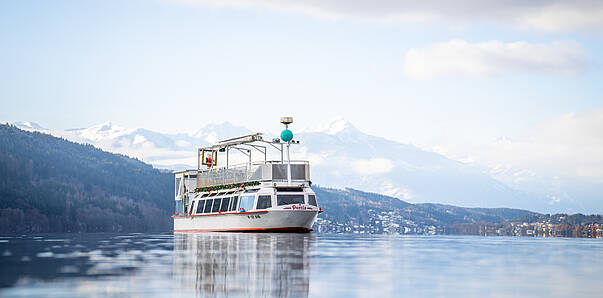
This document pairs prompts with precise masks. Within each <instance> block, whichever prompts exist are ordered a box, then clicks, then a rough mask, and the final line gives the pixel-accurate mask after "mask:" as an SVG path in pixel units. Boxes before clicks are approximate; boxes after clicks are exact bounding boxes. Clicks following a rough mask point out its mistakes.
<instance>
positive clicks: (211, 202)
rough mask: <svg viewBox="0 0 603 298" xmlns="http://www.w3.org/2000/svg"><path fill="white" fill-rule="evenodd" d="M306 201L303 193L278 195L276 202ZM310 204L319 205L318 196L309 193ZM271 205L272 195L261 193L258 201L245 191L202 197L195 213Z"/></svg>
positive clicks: (244, 209) (286, 203)
mask: <svg viewBox="0 0 603 298" xmlns="http://www.w3.org/2000/svg"><path fill="white" fill-rule="evenodd" d="M254 203H255V206H254ZM304 203H305V202H304V195H303V194H299V195H277V196H276V204H277V205H278V206H282V205H290V204H304ZM308 204H310V205H312V206H317V204H316V196H314V195H308ZM254 207H255V208H254ZM270 207H272V196H270V195H259V196H258V199H257V202H256V200H255V194H249V195H246V194H245V193H243V194H241V195H240V196H232V197H223V198H214V199H211V198H208V199H201V200H199V201H198V202H197V209H196V212H195V214H204V213H216V212H231V211H251V210H262V209H267V208H270Z"/></svg>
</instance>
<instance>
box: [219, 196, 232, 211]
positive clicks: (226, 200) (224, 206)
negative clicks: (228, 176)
mask: <svg viewBox="0 0 603 298" xmlns="http://www.w3.org/2000/svg"><path fill="white" fill-rule="evenodd" d="M228 205H230V198H223V199H222V206H221V207H220V211H222V212H226V211H228Z"/></svg>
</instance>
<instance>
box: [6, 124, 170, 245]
mask: <svg viewBox="0 0 603 298" xmlns="http://www.w3.org/2000/svg"><path fill="white" fill-rule="evenodd" d="M172 185H173V176H172V174H171V173H165V172H161V171H159V170H157V169H154V168H153V167H152V166H150V165H148V164H145V163H143V162H141V161H139V160H136V159H132V158H128V157H126V156H123V155H118V154H112V153H108V152H105V151H102V150H100V149H97V148H95V147H93V146H91V145H82V144H77V143H73V142H70V141H67V140H64V139H61V138H56V137H53V136H50V135H47V134H42V133H37V132H27V131H23V130H20V129H18V128H16V127H14V126H11V125H0V233H44V232H97V231H98V232H100V231H102V232H117V231H169V230H171V227H172V220H171V217H170V215H171V212H170V210H171V209H172V200H171V198H172Z"/></svg>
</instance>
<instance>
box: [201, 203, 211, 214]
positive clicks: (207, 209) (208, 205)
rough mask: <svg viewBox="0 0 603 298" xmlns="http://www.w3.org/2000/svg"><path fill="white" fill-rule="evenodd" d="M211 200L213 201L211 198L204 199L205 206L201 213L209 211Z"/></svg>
mask: <svg viewBox="0 0 603 298" xmlns="http://www.w3.org/2000/svg"><path fill="white" fill-rule="evenodd" d="M212 202H213V200H205V208H203V213H210V212H211V203H212Z"/></svg>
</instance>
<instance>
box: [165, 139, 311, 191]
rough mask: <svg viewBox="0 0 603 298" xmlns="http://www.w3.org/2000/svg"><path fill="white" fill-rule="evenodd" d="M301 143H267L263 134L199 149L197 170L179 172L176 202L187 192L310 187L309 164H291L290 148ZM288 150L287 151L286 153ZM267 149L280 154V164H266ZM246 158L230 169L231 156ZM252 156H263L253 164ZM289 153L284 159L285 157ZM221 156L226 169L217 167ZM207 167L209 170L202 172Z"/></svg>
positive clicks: (289, 141)
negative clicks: (267, 185) (262, 185)
mask: <svg viewBox="0 0 603 298" xmlns="http://www.w3.org/2000/svg"><path fill="white" fill-rule="evenodd" d="M297 143H299V142H298V141H294V140H292V139H289V140H288V141H287V142H281V141H280V140H279V139H276V138H275V139H272V140H271V141H266V140H264V138H263V135H262V134H261V133H256V134H252V135H247V136H242V137H238V138H232V139H228V140H223V141H220V142H218V143H217V144H215V145H213V146H210V147H205V148H199V149H198V151H197V169H191V170H183V171H176V172H174V174H175V179H176V181H175V183H176V185H175V186H176V199H177V200H178V199H179V198H181V195H182V194H184V193H186V192H192V191H194V190H196V191H197V192H199V191H212V190H216V189H218V190H219V189H225V188H228V189H231V188H239V187H241V186H251V185H257V184H260V183H264V182H266V183H270V185H279V186H286V185H289V186H294V185H296V186H299V185H300V184H303V185H309V184H310V164H309V162H308V161H302V160H290V159H289V146H290V145H291V144H297ZM284 146H286V151H285V150H284V149H285V148H284ZM268 148H272V149H276V150H277V151H278V152H279V153H280V160H267V156H268V155H267V152H268V150H267V149H268ZM233 149H234V151H235V153H238V154H243V155H245V156H246V157H247V158H248V162H246V163H242V164H236V165H230V159H231V158H232V157H230V155H229V152H230V151H231V150H233ZM252 152H255V153H256V154H255V155H257V153H260V154H261V155H262V157H263V158H262V159H263V160H261V161H253V159H252ZM285 152H286V153H287V159H285V156H284V153H285ZM218 155H220V156H221V157H220V160H221V161H222V163H223V165H222V166H221V167H219V166H218V157H219V156H218ZM204 166H207V168H202V167H204Z"/></svg>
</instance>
